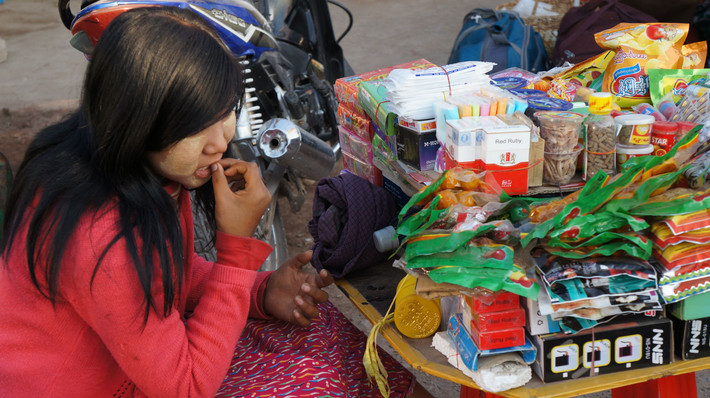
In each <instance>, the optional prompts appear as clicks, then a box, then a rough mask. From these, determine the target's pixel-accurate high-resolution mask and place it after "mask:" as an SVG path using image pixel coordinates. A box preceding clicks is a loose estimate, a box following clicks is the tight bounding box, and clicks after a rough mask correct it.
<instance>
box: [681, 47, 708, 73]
mask: <svg viewBox="0 0 710 398" xmlns="http://www.w3.org/2000/svg"><path fill="white" fill-rule="evenodd" d="M680 52H681V54H682V55H683V66H682V68H683V69H700V68H702V67H703V66H704V65H705V59H706V58H707V54H708V42H706V41H698V42H695V43H690V44H686V45H684V46H683V47H681V49H680Z"/></svg>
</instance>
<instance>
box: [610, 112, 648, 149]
mask: <svg viewBox="0 0 710 398" xmlns="http://www.w3.org/2000/svg"><path fill="white" fill-rule="evenodd" d="M655 121H656V119H655V118H654V117H653V116H651V115H639V114H629V115H621V116H617V117H615V118H614V122H616V124H617V128H616V143H617V144H621V145H648V144H650V143H651V130H652V128H651V127H652V126H653V122H655Z"/></svg>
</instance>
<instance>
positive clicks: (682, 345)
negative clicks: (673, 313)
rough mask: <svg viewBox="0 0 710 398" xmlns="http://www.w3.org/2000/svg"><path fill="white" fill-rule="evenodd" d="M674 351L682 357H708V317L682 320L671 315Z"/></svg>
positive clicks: (709, 343) (709, 345) (709, 325)
mask: <svg viewBox="0 0 710 398" xmlns="http://www.w3.org/2000/svg"><path fill="white" fill-rule="evenodd" d="M672 319H673V328H674V332H675V352H676V353H678V354H679V355H680V357H681V358H682V359H684V360H685V359H697V358H704V357H710V338H708V337H710V336H708V329H710V318H700V319H691V320H687V321H683V320H681V319H678V318H676V317H673V318H672Z"/></svg>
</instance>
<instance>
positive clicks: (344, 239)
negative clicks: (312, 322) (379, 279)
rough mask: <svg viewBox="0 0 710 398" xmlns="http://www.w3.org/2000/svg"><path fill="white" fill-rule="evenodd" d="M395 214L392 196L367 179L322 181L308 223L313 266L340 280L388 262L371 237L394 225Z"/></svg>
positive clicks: (353, 177) (349, 177)
mask: <svg viewBox="0 0 710 398" xmlns="http://www.w3.org/2000/svg"><path fill="white" fill-rule="evenodd" d="M396 214H397V206H396V204H395V202H394V199H393V198H392V196H391V195H390V194H389V193H388V192H387V191H385V190H384V189H383V188H381V187H378V186H377V185H373V184H371V183H370V182H369V181H367V180H365V179H364V178H361V177H358V176H356V175H353V174H341V175H339V176H336V177H330V178H323V179H321V180H320V181H319V182H318V185H317V186H316V191H315V197H314V199H313V219H311V221H309V222H308V231H309V232H310V233H311V235H312V236H313V242H314V244H313V259H312V260H311V263H312V264H313V266H314V267H315V268H316V269H317V270H319V271H320V270H321V269H323V268H325V269H326V270H328V272H330V273H331V274H332V275H333V277H335V278H340V277H343V276H345V275H346V274H348V273H350V272H352V271H354V270H357V269H361V268H365V267H369V266H371V265H375V264H378V263H380V262H382V261H384V260H386V259H387V256H389V254H390V253H380V252H378V251H377V249H376V248H375V242H374V240H373V238H372V234H373V233H374V232H375V231H377V230H379V229H382V228H384V227H386V226H388V225H391V223H392V221H393V219H394V217H395V216H396Z"/></svg>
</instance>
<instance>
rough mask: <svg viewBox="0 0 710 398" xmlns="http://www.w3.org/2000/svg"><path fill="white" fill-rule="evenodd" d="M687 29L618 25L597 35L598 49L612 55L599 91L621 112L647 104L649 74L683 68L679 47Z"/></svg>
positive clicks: (671, 25) (678, 25) (680, 26)
mask: <svg viewBox="0 0 710 398" xmlns="http://www.w3.org/2000/svg"><path fill="white" fill-rule="evenodd" d="M688 28H689V25H688V24H681V23H644V24H628V23H621V24H618V25H616V26H615V27H613V28H611V29H607V30H605V31H602V32H599V33H596V34H595V35H594V39H595V41H596V42H597V44H599V46H601V47H602V48H604V49H607V50H613V51H615V55H614V59H613V60H612V61H611V62H610V63H609V64H608V65H607V68H606V71H605V73H604V80H603V82H602V91H608V92H611V93H612V94H614V95H615V96H616V97H617V103H618V104H619V106H620V107H622V108H629V107H631V106H633V105H636V104H639V103H642V102H650V92H649V83H648V70H649V69H655V68H661V69H663V68H666V69H674V68H678V67H680V66H681V65H682V56H681V47H682V45H683V42H684V41H685V37H686V36H687V35H688Z"/></svg>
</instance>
